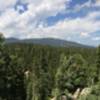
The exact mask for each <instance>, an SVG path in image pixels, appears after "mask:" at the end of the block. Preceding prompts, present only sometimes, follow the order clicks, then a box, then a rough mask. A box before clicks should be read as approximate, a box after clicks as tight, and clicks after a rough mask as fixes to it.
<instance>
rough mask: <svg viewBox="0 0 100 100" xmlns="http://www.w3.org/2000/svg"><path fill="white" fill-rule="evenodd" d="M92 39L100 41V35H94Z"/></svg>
mask: <svg viewBox="0 0 100 100" xmlns="http://www.w3.org/2000/svg"><path fill="white" fill-rule="evenodd" d="M92 40H94V41H100V37H93V38H92Z"/></svg>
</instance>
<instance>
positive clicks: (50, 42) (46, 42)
mask: <svg viewBox="0 0 100 100" xmlns="http://www.w3.org/2000/svg"><path fill="white" fill-rule="evenodd" d="M6 43H31V44H40V45H50V46H56V47H85V48H87V47H91V48H92V46H87V45H83V44H79V43H76V42H71V41H66V40H61V39H53V38H43V39H23V40H19V39H15V38H8V39H6Z"/></svg>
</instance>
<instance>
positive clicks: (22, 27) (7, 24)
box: [0, 0, 100, 46]
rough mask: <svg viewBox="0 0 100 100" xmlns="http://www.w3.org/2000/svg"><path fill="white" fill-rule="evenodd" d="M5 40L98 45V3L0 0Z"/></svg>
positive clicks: (87, 0) (0, 23)
mask: <svg viewBox="0 0 100 100" xmlns="http://www.w3.org/2000/svg"><path fill="white" fill-rule="evenodd" d="M0 32H1V33H3V34H4V36H5V37H15V38H20V39H23V38H59V39H64V40H69V41H75V42H79V43H82V44H87V45H93V46H97V45H99V44H100V0H7V1H6V0H0Z"/></svg>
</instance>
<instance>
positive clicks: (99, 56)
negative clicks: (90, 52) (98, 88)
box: [96, 46, 100, 81]
mask: <svg viewBox="0 0 100 100" xmlns="http://www.w3.org/2000/svg"><path fill="white" fill-rule="evenodd" d="M96 65H97V77H98V78H97V81H98V80H99V81H100V46H99V47H98V48H97V61H96Z"/></svg>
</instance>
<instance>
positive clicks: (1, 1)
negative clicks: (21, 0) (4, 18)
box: [0, 0, 16, 11]
mask: <svg viewBox="0 0 100 100" xmlns="http://www.w3.org/2000/svg"><path fill="white" fill-rule="evenodd" d="M15 3H16V0H0V11H4V10H5V9H7V8H8V7H12V6H13V5H14V4H15Z"/></svg>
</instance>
